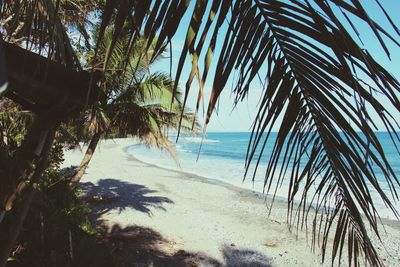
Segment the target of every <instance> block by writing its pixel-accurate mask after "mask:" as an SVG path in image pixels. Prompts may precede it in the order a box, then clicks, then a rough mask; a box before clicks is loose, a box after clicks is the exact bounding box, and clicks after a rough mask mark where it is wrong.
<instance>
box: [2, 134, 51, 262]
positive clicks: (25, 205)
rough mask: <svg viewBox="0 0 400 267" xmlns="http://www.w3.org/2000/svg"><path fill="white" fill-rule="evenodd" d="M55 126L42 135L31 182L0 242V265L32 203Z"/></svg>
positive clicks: (46, 159)
mask: <svg viewBox="0 0 400 267" xmlns="http://www.w3.org/2000/svg"><path fill="white" fill-rule="evenodd" d="M56 128H57V127H54V128H53V129H51V130H49V131H47V134H46V136H45V137H44V138H45V140H44V144H43V149H42V150H41V153H40V159H39V161H38V164H37V167H36V169H35V171H34V173H33V175H32V178H31V183H30V184H29V188H28V189H27V192H26V194H25V195H24V198H23V200H22V202H21V206H20V208H19V213H18V215H17V218H16V221H15V223H13V225H12V226H11V228H10V231H9V234H8V237H7V239H6V240H5V242H4V243H3V244H2V248H1V250H0V266H2V267H3V266H6V264H7V259H8V257H9V255H10V253H11V251H12V249H13V247H14V244H15V242H16V240H17V238H18V235H19V233H20V232H21V229H22V226H23V224H24V221H25V219H26V216H27V214H28V211H29V208H30V206H31V204H32V201H33V198H34V195H35V193H36V186H37V182H38V180H40V178H41V176H42V173H43V171H44V170H45V169H46V168H47V166H48V155H49V152H50V150H51V147H52V145H53V141H54V138H55V134H56Z"/></svg>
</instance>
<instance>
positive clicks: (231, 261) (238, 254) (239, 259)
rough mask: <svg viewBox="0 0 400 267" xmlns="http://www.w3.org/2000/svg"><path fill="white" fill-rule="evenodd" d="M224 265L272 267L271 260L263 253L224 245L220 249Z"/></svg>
mask: <svg viewBox="0 0 400 267" xmlns="http://www.w3.org/2000/svg"><path fill="white" fill-rule="evenodd" d="M222 253H223V256H224V261H225V262H224V265H225V266H232V267H272V262H271V260H270V259H268V258H267V257H266V256H264V255H263V254H261V253H259V252H256V251H253V250H248V249H244V250H243V249H238V248H236V247H232V246H227V245H225V246H224V247H223V249H222Z"/></svg>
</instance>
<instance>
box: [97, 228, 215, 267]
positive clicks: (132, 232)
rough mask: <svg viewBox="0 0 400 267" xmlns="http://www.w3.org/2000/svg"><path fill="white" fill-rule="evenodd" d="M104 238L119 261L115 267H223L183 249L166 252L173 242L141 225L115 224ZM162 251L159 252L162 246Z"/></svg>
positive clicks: (209, 258)
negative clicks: (122, 226)
mask: <svg viewBox="0 0 400 267" xmlns="http://www.w3.org/2000/svg"><path fill="white" fill-rule="evenodd" d="M103 231H104V232H106V234H105V235H104V236H105V237H106V240H107V242H108V243H109V245H110V246H111V249H112V254H113V256H114V257H115V258H116V259H118V266H120V267H125V266H126V267H128V266H160V267H161V266H163V267H164V266H166V267H168V266H171V267H172V266H173V267H187V266H223V265H222V264H221V263H219V262H218V261H217V260H215V259H213V258H211V257H208V256H206V255H204V254H200V253H191V252H186V251H184V250H178V251H176V252H175V251H173V249H170V250H172V251H173V252H172V253H171V252H168V251H166V250H165V247H166V248H167V250H168V247H169V248H171V247H172V245H171V244H172V243H171V242H170V241H168V240H166V239H165V238H164V237H162V236H161V234H160V233H158V232H157V231H155V230H153V229H150V228H146V227H140V226H128V227H126V228H121V227H120V226H119V225H114V226H112V227H111V229H106V228H103ZM162 246H163V247H164V249H161V247H162Z"/></svg>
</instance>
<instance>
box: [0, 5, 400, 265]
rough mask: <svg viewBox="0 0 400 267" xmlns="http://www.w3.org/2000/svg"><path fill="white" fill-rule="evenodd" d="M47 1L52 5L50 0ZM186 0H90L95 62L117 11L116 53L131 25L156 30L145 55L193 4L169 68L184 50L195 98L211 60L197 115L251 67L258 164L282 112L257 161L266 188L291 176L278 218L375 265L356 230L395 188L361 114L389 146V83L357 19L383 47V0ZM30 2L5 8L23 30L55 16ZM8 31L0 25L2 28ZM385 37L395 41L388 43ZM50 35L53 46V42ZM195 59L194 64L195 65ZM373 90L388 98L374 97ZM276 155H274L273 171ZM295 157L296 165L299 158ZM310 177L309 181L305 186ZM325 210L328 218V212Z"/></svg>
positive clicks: (392, 34) (142, 32)
mask: <svg viewBox="0 0 400 267" xmlns="http://www.w3.org/2000/svg"><path fill="white" fill-rule="evenodd" d="M37 2H38V3H45V2H52V1H51V0H38V1H37ZM54 2H55V3H56V6H57V3H59V2H60V1H58V0H56V1H54ZM192 2H193V1H192ZM194 2H195V3H194V4H193V5H191V1H187V0H173V1H161V0H154V1H128V0H121V1H113V0H106V1H105V5H104V6H103V5H100V6H99V7H98V9H97V11H99V12H101V22H100V28H99V34H98V35H97V36H96V40H95V43H96V45H95V46H94V57H95V58H99V61H102V62H105V63H106V64H104V65H103V68H104V70H106V69H107V68H108V64H109V62H110V59H109V58H110V57H111V55H112V54H113V53H112V51H113V50H114V48H115V47H116V46H115V44H116V43H117V42H118V39H119V38H120V34H121V31H122V30H123V28H124V25H125V22H126V21H130V23H132V24H131V25H132V27H131V28H132V31H131V35H130V38H129V42H128V43H127V45H126V49H125V51H126V58H129V57H130V56H131V54H132V53H133V52H132V49H131V47H134V44H136V42H137V41H138V40H139V36H142V37H143V38H144V39H145V40H146V42H147V45H144V48H145V49H146V48H147V49H148V48H150V46H151V44H153V42H154V40H155V36H156V35H157V39H156V44H155V46H154V48H153V49H154V51H155V52H154V53H153V54H152V56H151V58H149V62H151V60H152V59H153V58H154V57H156V56H157V54H158V51H163V50H164V49H165V48H166V47H167V46H168V45H169V44H171V42H172V39H173V37H174V35H175V33H176V31H177V29H178V26H179V25H181V24H185V22H186V20H184V19H183V18H184V15H185V14H186V13H187V12H192V13H191V15H190V18H191V19H190V23H189V24H188V25H184V26H187V36H186V41H185V45H184V47H183V49H182V53H181V56H180V60H179V64H178V66H177V75H176V78H175V80H176V81H179V80H180V78H181V73H182V69H183V67H184V64H185V61H186V57H187V56H188V55H190V58H191V62H192V68H191V72H190V76H189V77H188V79H187V83H186V88H185V89H186V90H185V97H187V95H188V92H189V90H190V88H191V84H192V81H193V80H194V78H195V77H197V80H198V81H199V88H200V89H199V98H198V101H201V99H202V95H203V91H204V88H205V87H204V84H205V83H206V81H207V77H210V76H211V75H209V71H210V70H212V68H211V65H212V64H214V65H215V66H216V70H215V73H214V77H215V78H214V81H213V82H212V90H211V97H210V100H209V104H208V109H207V116H206V125H207V123H208V122H209V120H210V117H211V115H212V113H213V110H214V108H215V105H216V102H217V100H218V97H219V95H220V94H221V92H222V91H223V90H224V89H225V88H226V84H227V81H228V79H229V77H231V76H232V75H233V74H234V73H235V74H236V77H237V79H235V84H234V87H233V92H234V93H235V94H236V96H237V101H239V100H242V99H244V98H245V97H246V95H247V94H248V93H249V92H250V88H251V87H252V84H253V82H254V81H255V80H256V79H260V80H261V83H262V86H263V88H264V95H263V97H262V101H261V103H260V106H259V112H258V115H257V117H256V119H255V122H254V127H253V134H252V136H251V138H250V141H249V149H248V157H247V160H246V166H247V167H248V166H249V165H250V164H251V162H253V161H255V164H256V165H257V166H258V162H259V160H260V158H259V159H255V158H254V157H255V156H254V155H255V151H256V149H257V147H258V148H259V149H260V148H261V151H263V150H264V146H265V144H266V143H267V142H269V141H270V138H269V136H270V132H271V131H272V129H274V127H273V126H274V125H276V124H278V123H279V120H277V118H278V117H280V116H283V118H284V119H283V123H282V125H280V128H279V132H278V135H277V136H278V137H277V139H276V141H275V144H274V150H273V153H272V154H271V157H270V158H269V161H268V167H267V170H266V180H265V185H266V189H267V190H266V191H267V192H274V186H273V185H278V184H279V183H280V181H281V180H282V179H290V184H291V187H290V189H289V194H288V200H289V203H290V205H289V211H290V212H289V213H288V214H289V222H290V223H295V222H296V224H298V225H299V226H300V225H303V223H304V224H305V223H307V221H309V220H311V221H312V225H313V226H312V233H313V235H314V238H316V237H319V236H322V237H323V242H322V245H321V247H322V252H323V255H325V252H326V244H327V238H328V236H330V234H333V235H334V237H335V238H334V246H333V258H335V257H339V258H341V256H342V250H343V247H344V244H347V246H348V258H349V265H350V264H352V263H353V264H354V265H357V263H358V262H359V261H358V260H359V259H360V255H363V257H364V258H365V259H366V260H367V261H368V262H369V263H370V264H371V265H372V266H381V265H382V261H381V260H380V259H379V257H378V255H377V252H376V250H375V248H374V246H373V244H372V243H371V239H370V236H369V234H368V233H367V228H371V229H372V230H373V234H374V235H377V236H378V237H379V232H378V218H379V212H378V211H377V210H376V208H375V205H374V203H375V200H373V199H372V198H371V197H370V192H371V190H374V191H377V192H378V193H379V196H380V198H381V200H382V201H383V202H384V203H385V204H386V205H387V207H388V208H389V209H391V210H392V211H393V212H394V213H395V214H396V215H397V214H398V213H397V210H396V209H395V207H394V205H393V198H394V199H395V200H398V197H397V190H398V189H399V184H400V183H399V179H398V177H397V175H396V173H395V172H394V170H393V169H392V167H391V166H390V164H389V163H388V161H387V158H386V155H385V153H384V151H383V149H382V147H381V144H380V141H379V139H378V138H377V136H376V134H375V132H374V130H376V126H375V123H376V122H375V121H372V119H371V114H377V116H378V117H379V120H380V121H381V122H382V124H383V125H385V127H386V130H387V131H388V132H389V133H390V135H391V137H392V140H393V143H394V145H395V146H396V147H397V143H398V141H399V140H400V139H399V136H398V133H397V130H398V128H399V127H398V121H397V119H396V118H398V115H399V114H398V113H399V111H400V103H399V99H398V93H399V91H400V83H399V81H398V80H397V79H396V78H395V77H394V76H393V75H391V74H390V72H389V71H388V70H387V69H385V68H384V67H383V66H381V65H380V64H379V63H378V61H377V60H376V59H375V58H374V57H373V56H372V55H371V54H370V53H369V52H368V50H367V49H365V46H364V45H363V43H362V35H361V34H359V31H358V30H357V28H363V29H365V28H369V29H370V31H371V38H374V37H375V38H376V40H377V42H379V43H380V45H381V47H382V49H383V50H382V51H384V52H385V54H386V55H387V56H388V57H390V50H391V49H395V48H397V47H399V46H400V42H399V36H400V30H399V29H398V26H397V25H396V23H395V21H393V19H392V18H391V17H390V15H389V14H388V12H387V11H386V10H385V6H384V4H383V2H381V1H379V0H376V1H375V2H374V3H375V4H376V10H378V11H379V12H380V15H381V17H382V18H383V19H384V20H386V23H385V24H379V23H377V22H376V21H374V19H373V18H372V17H371V14H370V12H369V11H367V10H366V9H365V8H364V7H363V4H362V3H361V2H360V1H356V0H349V1H344V0H325V1H322V0H304V1H301V0H291V1H289V0H268V1H266V0H249V1H228V0H213V1H206V0H196V1H194ZM18 4H19V5H20V6H23V5H25V6H32V5H33V4H32V1H28V0H2V1H0V9H1V11H4V10H11V9H12V8H13V5H18ZM194 7H195V8H194ZM191 10H193V11H191ZM14 11H16V10H14ZM39 12H40V10H38V9H35V8H31V9H29V10H28V12H27V13H28V14H30V15H28V16H20V17H19V16H18V12H14V13H11V14H15V15H14V17H16V18H18V19H19V21H20V20H24V21H26V25H30V26H29V27H27V29H29V31H31V30H32V32H35V31H37V30H42V31H41V32H46V31H43V29H44V28H45V29H46V27H47V28H48V29H51V27H52V25H54V23H49V24H40V23H30V22H32V21H34V19H36V21H37V22H41V21H43V20H44V18H45V17H46V16H43V15H42V16H39V15H38V14H39ZM0 14H6V12H2V13H0ZM8 14H10V13H8ZM52 14H55V13H54V12H53V13H52ZM48 16H49V15H48ZM3 18H4V17H3ZM20 18H21V19H20ZM60 21H61V20H60ZM111 23H112V25H113V37H112V42H111V44H110V47H109V52H108V53H106V54H105V55H101V53H97V52H96V51H98V50H99V47H100V44H101V43H102V41H103V37H104V33H105V32H106V28H107V27H108V25H110V24H111ZM38 25H40V26H38ZM13 32H14V31H13V28H11V30H10V31H7V34H8V35H11V34H12V33H13ZM47 32H48V33H49V32H51V31H47ZM43 37H44V36H43ZM220 38H223V39H221V41H222V40H223V41H222V42H223V45H218V44H219V39H220ZM49 42H50V43H54V44H56V43H57V42H59V40H58V39H56V38H54V39H50V40H49ZM64 43H65V42H64ZM389 43H390V44H391V45H392V46H389ZM393 45H394V47H395V48H390V47H393ZM54 47H55V49H59V51H62V47H63V46H56V45H54ZM215 53H217V54H219V58H218V59H217V60H215V59H214V58H213V55H214V54H215ZM60 54H61V53H60ZM102 56H105V58H104V57H103V58H102ZM125 61H126V60H125ZM203 61H204V64H203V66H202V67H203V71H202V72H200V66H199V65H200V63H201V62H203ZM124 67H125V68H127V67H128V66H127V65H126V64H125V66H124ZM93 68H94V66H93ZM175 87H176V85H175ZM378 96H379V97H378ZM382 99H383V100H382ZM381 101H385V103H387V105H386V104H385V105H382V104H381ZM185 103H186V98H185V100H184V104H185ZM196 112H197V109H196ZM278 160H280V161H282V162H283V166H284V167H283V168H282V171H280V172H279V173H278V174H277V175H276V173H275V172H276V168H275V167H276V164H277V162H278ZM372 165H374V166H376V167H378V169H379V170H380V172H382V173H383V175H384V176H385V178H386V183H387V185H388V187H389V188H390V190H391V192H392V195H393V197H390V196H389V195H388V194H387V193H385V192H384V191H383V190H382V186H383V184H382V182H379V181H378V180H377V179H376V176H375V175H376V173H375V171H374V169H373V168H372ZM300 166H306V167H305V168H304V169H301V168H300ZM256 169H257V168H256ZM276 177H278V178H276ZM313 187H314V188H316V191H315V192H311V191H310V189H311V188H313ZM299 194H300V195H301V199H302V201H301V202H300V204H299V205H294V202H293V199H294V196H297V195H299ZM330 205H333V208H330ZM311 207H316V209H315V210H316V211H315V213H316V214H320V215H321V216H312V214H310V211H311V209H310V208H311ZM362 214H363V215H362ZM335 220H336V221H337V223H336V224H333V223H332V222H333V221H335ZM297 222H298V223H297ZM334 225H336V226H334ZM334 227H335V228H334ZM332 232H333V233H332Z"/></svg>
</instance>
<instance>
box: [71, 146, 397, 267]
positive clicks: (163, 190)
mask: <svg viewBox="0 0 400 267" xmlns="http://www.w3.org/2000/svg"><path fill="white" fill-rule="evenodd" d="M131 144H134V141H132V139H117V140H113V141H112V140H108V141H103V142H102V143H101V145H100V147H99V149H98V151H96V153H95V155H94V157H93V159H92V161H91V163H90V167H89V168H88V169H87V172H86V174H85V175H84V177H83V179H82V183H83V184H84V185H86V186H88V185H92V187H93V186H94V188H95V189H96V190H97V191H98V192H100V191H101V192H102V193H104V192H106V193H104V194H108V195H110V196H111V195H115V196H118V200H117V201H116V202H115V203H113V204H110V206H109V207H105V212H104V214H103V215H102V216H101V219H102V220H104V221H106V222H107V224H108V225H109V226H110V227H111V226H112V225H114V224H118V225H120V227H127V226H132V225H135V226H139V227H145V228H150V229H152V230H154V231H156V232H158V233H160V235H162V236H163V238H165V239H166V240H168V242H164V243H160V246H161V247H160V249H162V250H164V251H165V252H166V253H169V254H173V253H175V252H176V251H178V250H185V251H187V252H190V253H195V254H200V255H204V256H205V257H210V258H212V259H214V260H216V261H218V262H219V263H221V264H222V265H227V266H235V264H236V266H322V264H321V256H320V254H319V252H318V251H317V252H316V253H315V254H314V253H312V252H311V249H310V245H309V243H307V241H306V236H305V234H304V233H300V234H299V236H298V237H297V238H296V235H295V233H290V232H289V231H288V228H287V225H286V224H285V223H284V222H285V219H286V205H285V203H277V204H276V205H275V206H274V209H273V212H272V215H271V216H270V217H268V216H267V215H268V212H267V208H266V206H265V204H264V202H263V200H261V199H260V198H257V197H256V196H255V194H253V193H251V192H250V191H248V190H244V189H240V188H237V187H234V186H229V185H223V184H220V183H216V182H213V181H212V180H208V179H206V178H202V177H197V176H194V175H191V174H187V173H183V172H176V171H171V170H166V169H162V168H158V167H156V166H152V165H149V164H146V163H142V162H140V161H138V160H136V159H134V158H133V157H132V156H129V155H128V154H127V153H126V152H125V150H124V148H126V147H127V146H129V145H131ZM65 159H66V160H65V162H64V166H65V167H68V166H70V165H78V164H79V162H80V160H81V159H82V152H80V151H66V152H65ZM88 183H89V184H88ZM90 183H92V184H90ZM386 223H389V224H390V225H391V226H387V227H386V231H387V232H386V233H382V239H383V241H384V243H385V244H386V245H387V246H386V248H383V247H381V246H380V247H379V250H378V251H379V252H380V253H381V255H382V256H383V258H384V260H385V264H387V266H400V259H399V257H400V255H399V251H400V247H399V246H400V245H399V244H400V231H399V227H398V224H396V223H394V222H389V221H388V222H386ZM329 253H330V251H329V252H328V254H329ZM325 265H326V266H330V260H327V262H326V264H325Z"/></svg>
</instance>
